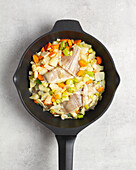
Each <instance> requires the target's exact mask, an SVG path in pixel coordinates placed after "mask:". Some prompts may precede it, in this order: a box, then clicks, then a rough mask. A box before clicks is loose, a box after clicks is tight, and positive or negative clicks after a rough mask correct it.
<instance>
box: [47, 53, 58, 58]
mask: <svg viewBox="0 0 136 170" xmlns="http://www.w3.org/2000/svg"><path fill="white" fill-rule="evenodd" d="M56 54H57V53H56V52H51V53H50V54H49V55H48V56H49V57H51V58H53V57H55V56H56Z"/></svg>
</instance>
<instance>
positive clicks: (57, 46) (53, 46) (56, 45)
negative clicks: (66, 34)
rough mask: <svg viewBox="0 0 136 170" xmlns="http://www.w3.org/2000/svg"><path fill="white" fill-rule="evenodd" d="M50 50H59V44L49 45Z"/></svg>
mask: <svg viewBox="0 0 136 170" xmlns="http://www.w3.org/2000/svg"><path fill="white" fill-rule="evenodd" d="M51 48H52V49H53V50H55V49H58V48H59V44H53V45H51Z"/></svg>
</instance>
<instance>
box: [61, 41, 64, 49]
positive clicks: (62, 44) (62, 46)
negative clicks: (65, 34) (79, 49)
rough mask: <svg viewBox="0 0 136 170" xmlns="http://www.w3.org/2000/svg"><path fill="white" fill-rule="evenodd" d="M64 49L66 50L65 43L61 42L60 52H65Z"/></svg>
mask: <svg viewBox="0 0 136 170" xmlns="http://www.w3.org/2000/svg"><path fill="white" fill-rule="evenodd" d="M64 48H65V41H61V44H60V50H63V49H64Z"/></svg>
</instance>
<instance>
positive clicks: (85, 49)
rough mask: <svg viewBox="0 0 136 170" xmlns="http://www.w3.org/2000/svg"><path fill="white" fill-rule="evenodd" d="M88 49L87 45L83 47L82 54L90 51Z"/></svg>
mask: <svg viewBox="0 0 136 170" xmlns="http://www.w3.org/2000/svg"><path fill="white" fill-rule="evenodd" d="M88 50H89V48H87V47H81V51H80V53H81V54H86V53H87V52H88Z"/></svg>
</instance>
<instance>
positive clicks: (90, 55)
mask: <svg viewBox="0 0 136 170" xmlns="http://www.w3.org/2000/svg"><path fill="white" fill-rule="evenodd" d="M92 59H95V55H94V53H91V54H89V55H88V62H90V61H91V60H92Z"/></svg>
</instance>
